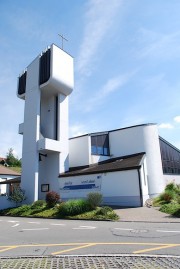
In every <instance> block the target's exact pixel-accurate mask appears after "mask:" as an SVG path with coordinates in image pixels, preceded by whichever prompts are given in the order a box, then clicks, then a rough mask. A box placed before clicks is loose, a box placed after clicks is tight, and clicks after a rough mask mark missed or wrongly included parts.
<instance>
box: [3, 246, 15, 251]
mask: <svg viewBox="0 0 180 269" xmlns="http://www.w3.org/2000/svg"><path fill="white" fill-rule="evenodd" d="M14 248H17V247H16V246H9V247H6V248H4V249H0V252H4V251H7V250H11V249H14Z"/></svg>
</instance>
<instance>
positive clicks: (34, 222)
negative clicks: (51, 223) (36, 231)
mask: <svg viewBox="0 0 180 269" xmlns="http://www.w3.org/2000/svg"><path fill="white" fill-rule="evenodd" d="M28 223H32V224H40V222H37V221H29V222H28Z"/></svg>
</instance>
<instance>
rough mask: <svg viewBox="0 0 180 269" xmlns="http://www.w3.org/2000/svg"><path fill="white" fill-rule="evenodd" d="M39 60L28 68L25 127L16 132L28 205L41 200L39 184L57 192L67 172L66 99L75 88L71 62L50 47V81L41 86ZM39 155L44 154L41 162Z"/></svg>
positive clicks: (63, 53)
mask: <svg viewBox="0 0 180 269" xmlns="http://www.w3.org/2000/svg"><path fill="white" fill-rule="evenodd" d="M39 59H40V57H39V56H38V57H37V58H36V59H35V60H34V61H33V62H32V63H31V64H30V65H29V66H28V67H27V79H26V93H25V111H24V123H23V124H22V125H21V126H20V127H22V126H23V128H20V130H19V132H20V133H21V134H22V133H23V152H22V177H21V186H22V188H23V189H25V191H26V195H27V202H28V203H32V202H34V201H36V200H38V199H43V198H44V195H45V194H44V193H41V185H42V184H50V190H54V191H58V188H59V186H58V184H57V182H58V179H57V178H58V176H59V173H63V172H65V171H67V170H68V169H69V141H68V135H69V134H68V127H69V123H68V95H69V94H70V93H71V92H72V90H73V86H74V74H73V72H74V71H73V58H72V57H71V56H70V55H68V54H67V53H66V52H64V51H63V50H61V49H60V48H58V47H57V46H55V45H54V44H53V45H52V46H51V66H50V78H49V80H48V81H47V82H46V83H44V84H42V85H40V86H39ZM19 97H20V98H21V97H22V96H19ZM56 97H57V98H58V102H56ZM23 99H24V98H23ZM47 138H48V139H47ZM55 140H57V141H55ZM53 141H55V142H56V143H53ZM58 142H59V143H58ZM55 144H56V145H57V148H54V146H55ZM39 153H41V154H47V157H45V156H41V157H42V161H41V162H39Z"/></svg>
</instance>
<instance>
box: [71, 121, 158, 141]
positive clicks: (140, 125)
mask: <svg viewBox="0 0 180 269" xmlns="http://www.w3.org/2000/svg"><path fill="white" fill-rule="evenodd" d="M150 125H157V124H156V123H143V124H138V125H132V126H128V127H123V128H118V129H113V130H110V131H104V132H94V133H87V134H84V135H80V136H75V137H70V138H69V140H71V139H74V138H78V137H83V136H87V135H90V136H91V135H96V134H97V135H98V134H99V135H100V134H107V133H111V132H116V131H120V130H125V129H130V128H136V127H142V126H150Z"/></svg>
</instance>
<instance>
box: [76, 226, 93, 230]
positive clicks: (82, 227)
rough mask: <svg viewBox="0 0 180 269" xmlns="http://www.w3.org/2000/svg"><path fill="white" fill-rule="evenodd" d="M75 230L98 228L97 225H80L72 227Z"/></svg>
mask: <svg viewBox="0 0 180 269" xmlns="http://www.w3.org/2000/svg"><path fill="white" fill-rule="evenodd" d="M72 229H73V230H88V229H89V230H91V229H96V227H93V226H79V227H78V228H72Z"/></svg>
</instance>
